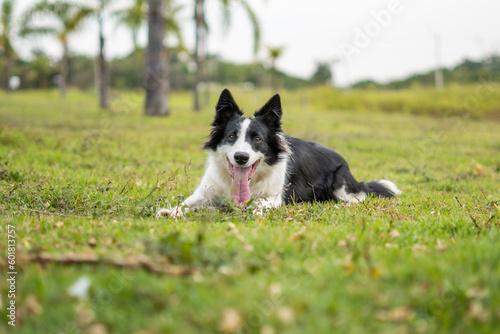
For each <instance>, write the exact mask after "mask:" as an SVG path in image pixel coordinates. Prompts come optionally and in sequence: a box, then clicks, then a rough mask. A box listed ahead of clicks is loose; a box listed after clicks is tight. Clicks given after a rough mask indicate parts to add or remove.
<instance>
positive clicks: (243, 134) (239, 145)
mask: <svg viewBox="0 0 500 334" xmlns="http://www.w3.org/2000/svg"><path fill="white" fill-rule="evenodd" d="M251 122H252V119H250V118H246V119H245V120H244V121H243V122H241V125H240V130H239V131H238V138H237V139H236V142H235V143H234V144H233V146H232V147H231V148H230V150H229V152H228V154H227V158H228V159H229V161H231V163H232V164H233V165H235V166H237V165H238V164H237V163H236V161H235V160H234V154H235V153H236V152H245V153H248V154H249V155H250V158H249V159H248V163H247V164H246V165H245V166H246V167H248V166H251V165H253V164H254V163H255V162H256V161H257V160H259V159H261V158H263V154H262V153H261V152H258V151H254V149H253V148H252V145H251V144H250V143H249V142H248V141H247V132H248V128H249V127H250V123H251ZM249 140H252V139H251V138H249Z"/></svg>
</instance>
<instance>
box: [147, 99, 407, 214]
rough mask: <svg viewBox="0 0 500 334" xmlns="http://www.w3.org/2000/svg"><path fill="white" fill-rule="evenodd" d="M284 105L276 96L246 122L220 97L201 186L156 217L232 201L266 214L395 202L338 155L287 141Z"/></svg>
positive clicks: (393, 189)
mask: <svg viewBox="0 0 500 334" xmlns="http://www.w3.org/2000/svg"><path fill="white" fill-rule="evenodd" d="M282 113H283V112H282V109H281V101H280V97H279V95H274V96H273V97H272V98H271V99H270V100H269V101H268V102H267V103H266V104H265V105H264V106H263V107H262V108H261V109H260V110H259V111H257V112H256V113H255V114H254V116H255V118H246V117H243V112H242V111H241V110H240V108H239V107H238V105H237V104H236V102H235V101H234V99H233V97H232V95H231V93H230V92H229V90H227V89H225V90H224V91H223V92H222V94H221V95H220V98H219V101H218V102H217V106H216V108H215V119H214V121H213V122H212V126H213V128H212V132H211V133H210V138H209V140H208V141H207V142H206V143H205V144H204V145H203V148H204V149H205V150H207V151H208V163H207V167H206V171H205V175H204V176H203V178H202V180H201V183H200V185H199V186H198V188H197V189H196V190H195V192H194V193H193V194H192V195H191V196H189V197H188V198H187V199H186V200H185V201H184V202H183V203H182V204H181V205H179V206H176V207H174V208H172V209H161V210H159V211H158V212H157V214H156V215H157V217H160V216H173V217H178V216H181V215H182V214H183V212H186V211H187V210H194V209H197V208H201V207H217V206H218V205H220V204H221V203H223V202H224V201H227V200H229V198H230V197H231V198H232V199H233V200H234V203H235V204H236V205H237V206H242V205H244V204H245V202H246V201H248V200H250V199H251V198H253V199H254V203H255V204H256V209H255V210H254V213H257V214H261V213H262V212H263V209H269V208H273V207H278V206H280V205H281V204H283V203H286V204H289V203H297V202H311V201H318V202H321V201H330V200H333V201H343V202H347V203H356V202H361V201H364V200H365V199H366V197H367V196H368V195H370V194H371V195H374V196H378V197H385V198H390V197H393V196H394V195H398V194H400V193H401V191H400V190H399V189H398V188H397V186H396V185H395V184H394V183H393V182H391V181H387V180H376V181H371V182H368V183H365V182H358V181H356V179H355V178H354V177H353V176H352V174H351V172H350V171H349V167H348V165H347V162H346V161H345V160H344V158H342V157H341V156H340V155H339V154H338V153H337V152H335V151H333V150H331V149H328V148H326V147H324V146H322V145H320V144H317V143H314V142H308V141H304V140H301V139H297V138H292V137H287V136H284V135H283V134H282V129H281V116H282Z"/></svg>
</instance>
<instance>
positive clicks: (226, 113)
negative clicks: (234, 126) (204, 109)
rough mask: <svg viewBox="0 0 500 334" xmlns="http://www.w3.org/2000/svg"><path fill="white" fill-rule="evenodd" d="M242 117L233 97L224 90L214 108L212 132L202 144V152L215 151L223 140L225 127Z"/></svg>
mask: <svg viewBox="0 0 500 334" xmlns="http://www.w3.org/2000/svg"><path fill="white" fill-rule="evenodd" d="M242 115H243V112H242V111H241V110H240V108H239V107H238V105H237V104H236V102H235V101H234V98H233V96H232V95H231V93H230V92H229V90H227V89H224V90H223V91H222V93H221V94H220V97H219V101H218V102H217V105H216V106H215V118H214V120H213V122H212V124H211V125H212V126H213V128H212V131H211V132H210V136H209V139H208V141H207V142H206V143H204V144H203V146H202V148H203V149H204V150H208V149H210V150H213V151H215V150H216V149H217V145H219V144H220V142H221V141H222V140H223V139H224V135H225V130H226V126H227V125H228V124H229V123H230V122H231V121H232V120H237V119H239V118H240V117H241V116H242Z"/></svg>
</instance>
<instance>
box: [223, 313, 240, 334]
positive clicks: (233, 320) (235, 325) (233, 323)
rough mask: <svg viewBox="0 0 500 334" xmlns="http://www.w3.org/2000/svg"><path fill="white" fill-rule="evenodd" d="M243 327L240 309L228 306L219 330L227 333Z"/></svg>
mask: <svg viewBox="0 0 500 334" xmlns="http://www.w3.org/2000/svg"><path fill="white" fill-rule="evenodd" d="M240 327H241V316H240V313H239V312H238V310H236V309H234V308H228V309H225V310H224V313H222V319H221V321H220V324H219V330H220V331H222V332H227V333H234V332H237V331H238V330H239V329H240Z"/></svg>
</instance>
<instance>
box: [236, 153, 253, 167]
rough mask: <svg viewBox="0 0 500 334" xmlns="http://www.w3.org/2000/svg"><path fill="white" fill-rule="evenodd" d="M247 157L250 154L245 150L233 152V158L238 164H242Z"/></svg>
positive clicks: (245, 161) (246, 160) (248, 157)
mask: <svg viewBox="0 0 500 334" xmlns="http://www.w3.org/2000/svg"><path fill="white" fill-rule="evenodd" d="M248 159H250V154H248V153H246V152H236V153H235V154H234V160H235V161H236V163H237V164H238V165H244V164H246V163H247V162H248Z"/></svg>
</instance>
